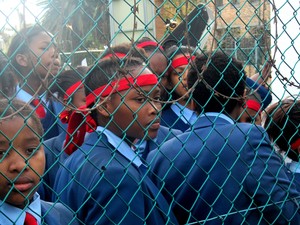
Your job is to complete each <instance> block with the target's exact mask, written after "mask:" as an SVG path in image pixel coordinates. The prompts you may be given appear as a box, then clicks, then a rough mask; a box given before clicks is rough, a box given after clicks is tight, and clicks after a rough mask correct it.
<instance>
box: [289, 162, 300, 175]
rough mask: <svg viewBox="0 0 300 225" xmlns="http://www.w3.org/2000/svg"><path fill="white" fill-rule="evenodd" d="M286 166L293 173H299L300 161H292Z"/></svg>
mask: <svg viewBox="0 0 300 225" xmlns="http://www.w3.org/2000/svg"><path fill="white" fill-rule="evenodd" d="M287 167H288V168H289V169H290V171H292V172H293V173H300V162H295V161H292V162H290V163H288V164H287Z"/></svg>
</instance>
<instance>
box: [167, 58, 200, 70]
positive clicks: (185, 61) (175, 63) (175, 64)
mask: <svg viewBox="0 0 300 225" xmlns="http://www.w3.org/2000/svg"><path fill="white" fill-rule="evenodd" d="M195 58H196V57H195V56H182V57H179V58H177V59H175V60H173V61H172V64H171V68H172V69H176V68H177V67H179V66H185V65H188V64H189V62H190V61H191V60H194V59H195Z"/></svg>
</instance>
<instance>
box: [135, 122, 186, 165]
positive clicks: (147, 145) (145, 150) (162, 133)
mask: <svg viewBox="0 0 300 225" xmlns="http://www.w3.org/2000/svg"><path fill="white" fill-rule="evenodd" d="M179 134H182V132H181V131H180V130H177V129H171V128H169V127H164V126H160V127H159V129H158V133H157V137H156V138H154V139H151V140H147V141H142V140H140V141H138V142H137V143H136V144H135V146H136V148H137V153H138V155H139V156H140V158H141V159H144V160H146V158H147V156H148V154H149V153H150V152H151V151H153V150H155V149H157V148H159V147H160V146H161V145H162V144H163V143H164V142H166V141H168V140H170V139H171V138H174V137H177V136H178V135H179Z"/></svg>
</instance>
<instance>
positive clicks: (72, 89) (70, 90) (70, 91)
mask: <svg viewBox="0 0 300 225" xmlns="http://www.w3.org/2000/svg"><path fill="white" fill-rule="evenodd" d="M82 87H83V84H82V82H81V81H78V82H76V83H75V84H73V85H72V86H71V87H69V88H68V89H67V90H66V93H65V95H64V100H68V99H69V98H70V97H71V96H72V94H74V92H76V91H77V90H78V89H80V88H82Z"/></svg>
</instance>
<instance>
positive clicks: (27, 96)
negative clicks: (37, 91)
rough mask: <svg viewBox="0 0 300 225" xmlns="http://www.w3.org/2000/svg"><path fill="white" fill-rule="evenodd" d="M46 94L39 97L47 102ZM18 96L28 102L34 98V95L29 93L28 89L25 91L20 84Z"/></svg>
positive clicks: (17, 90)
mask: <svg viewBox="0 0 300 225" xmlns="http://www.w3.org/2000/svg"><path fill="white" fill-rule="evenodd" d="M45 95H46V94H43V95H42V96H39V99H40V100H41V101H43V102H44V103H45V104H46V97H45ZM16 98H17V99H19V100H22V101H23V102H26V103H27V102H31V100H32V99H33V96H32V95H31V94H29V93H27V92H26V91H24V90H23V89H21V88H20V87H19V85H18V86H17V87H16Z"/></svg>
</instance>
